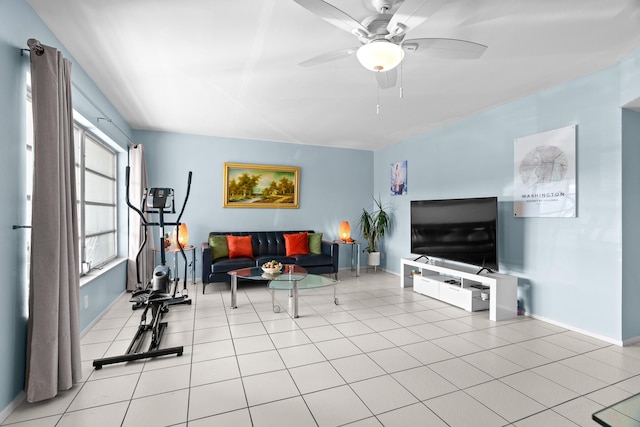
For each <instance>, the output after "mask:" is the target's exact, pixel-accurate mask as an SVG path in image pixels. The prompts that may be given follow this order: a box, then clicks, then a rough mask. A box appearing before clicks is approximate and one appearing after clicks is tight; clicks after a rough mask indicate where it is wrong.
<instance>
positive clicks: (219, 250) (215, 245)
mask: <svg viewBox="0 0 640 427" xmlns="http://www.w3.org/2000/svg"><path fill="white" fill-rule="evenodd" d="M209 246H211V259H212V260H216V259H218V258H224V257H228V256H229V246H228V245H227V236H213V235H209Z"/></svg>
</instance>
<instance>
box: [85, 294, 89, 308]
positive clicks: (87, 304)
mask: <svg viewBox="0 0 640 427" xmlns="http://www.w3.org/2000/svg"><path fill="white" fill-rule="evenodd" d="M84 308H89V295H85V296H84Z"/></svg>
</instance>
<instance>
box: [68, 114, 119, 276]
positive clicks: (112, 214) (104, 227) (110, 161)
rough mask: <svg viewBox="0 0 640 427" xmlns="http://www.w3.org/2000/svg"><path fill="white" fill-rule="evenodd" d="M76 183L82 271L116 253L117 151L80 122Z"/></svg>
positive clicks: (75, 135)
mask: <svg viewBox="0 0 640 427" xmlns="http://www.w3.org/2000/svg"><path fill="white" fill-rule="evenodd" d="M74 142H75V146H76V183H77V190H78V191H77V194H78V199H79V200H78V221H79V224H78V230H79V235H80V249H81V250H80V254H81V255H80V256H81V259H80V263H81V274H85V273H87V272H88V271H89V270H91V269H92V268H94V267H100V266H102V265H104V264H106V263H107V262H109V261H111V260H112V259H114V258H115V257H116V251H117V240H116V237H117V225H116V224H117V210H116V183H117V181H116V172H117V155H116V153H115V152H114V151H113V150H111V149H110V148H109V147H108V146H107V145H106V144H105V143H103V142H102V141H101V140H100V139H99V138H98V137H97V136H95V135H94V134H92V133H91V132H90V131H89V130H87V129H86V128H84V127H82V126H81V125H80V124H78V123H76V124H75V126H74Z"/></svg>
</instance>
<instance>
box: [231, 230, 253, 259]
mask: <svg viewBox="0 0 640 427" xmlns="http://www.w3.org/2000/svg"><path fill="white" fill-rule="evenodd" d="M227 246H229V258H242V257H246V258H253V247H252V246H251V236H231V235H229V234H227Z"/></svg>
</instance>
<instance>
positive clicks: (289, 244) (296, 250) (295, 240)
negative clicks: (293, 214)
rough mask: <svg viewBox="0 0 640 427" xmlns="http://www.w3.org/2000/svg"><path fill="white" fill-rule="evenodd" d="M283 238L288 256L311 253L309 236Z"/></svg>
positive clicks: (300, 235)
mask: <svg viewBox="0 0 640 427" xmlns="http://www.w3.org/2000/svg"><path fill="white" fill-rule="evenodd" d="M283 236H284V248H285V250H286V252H287V254H286V255H287V256H291V255H304V254H308V253H309V236H308V234H307V233H298V234H283Z"/></svg>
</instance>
